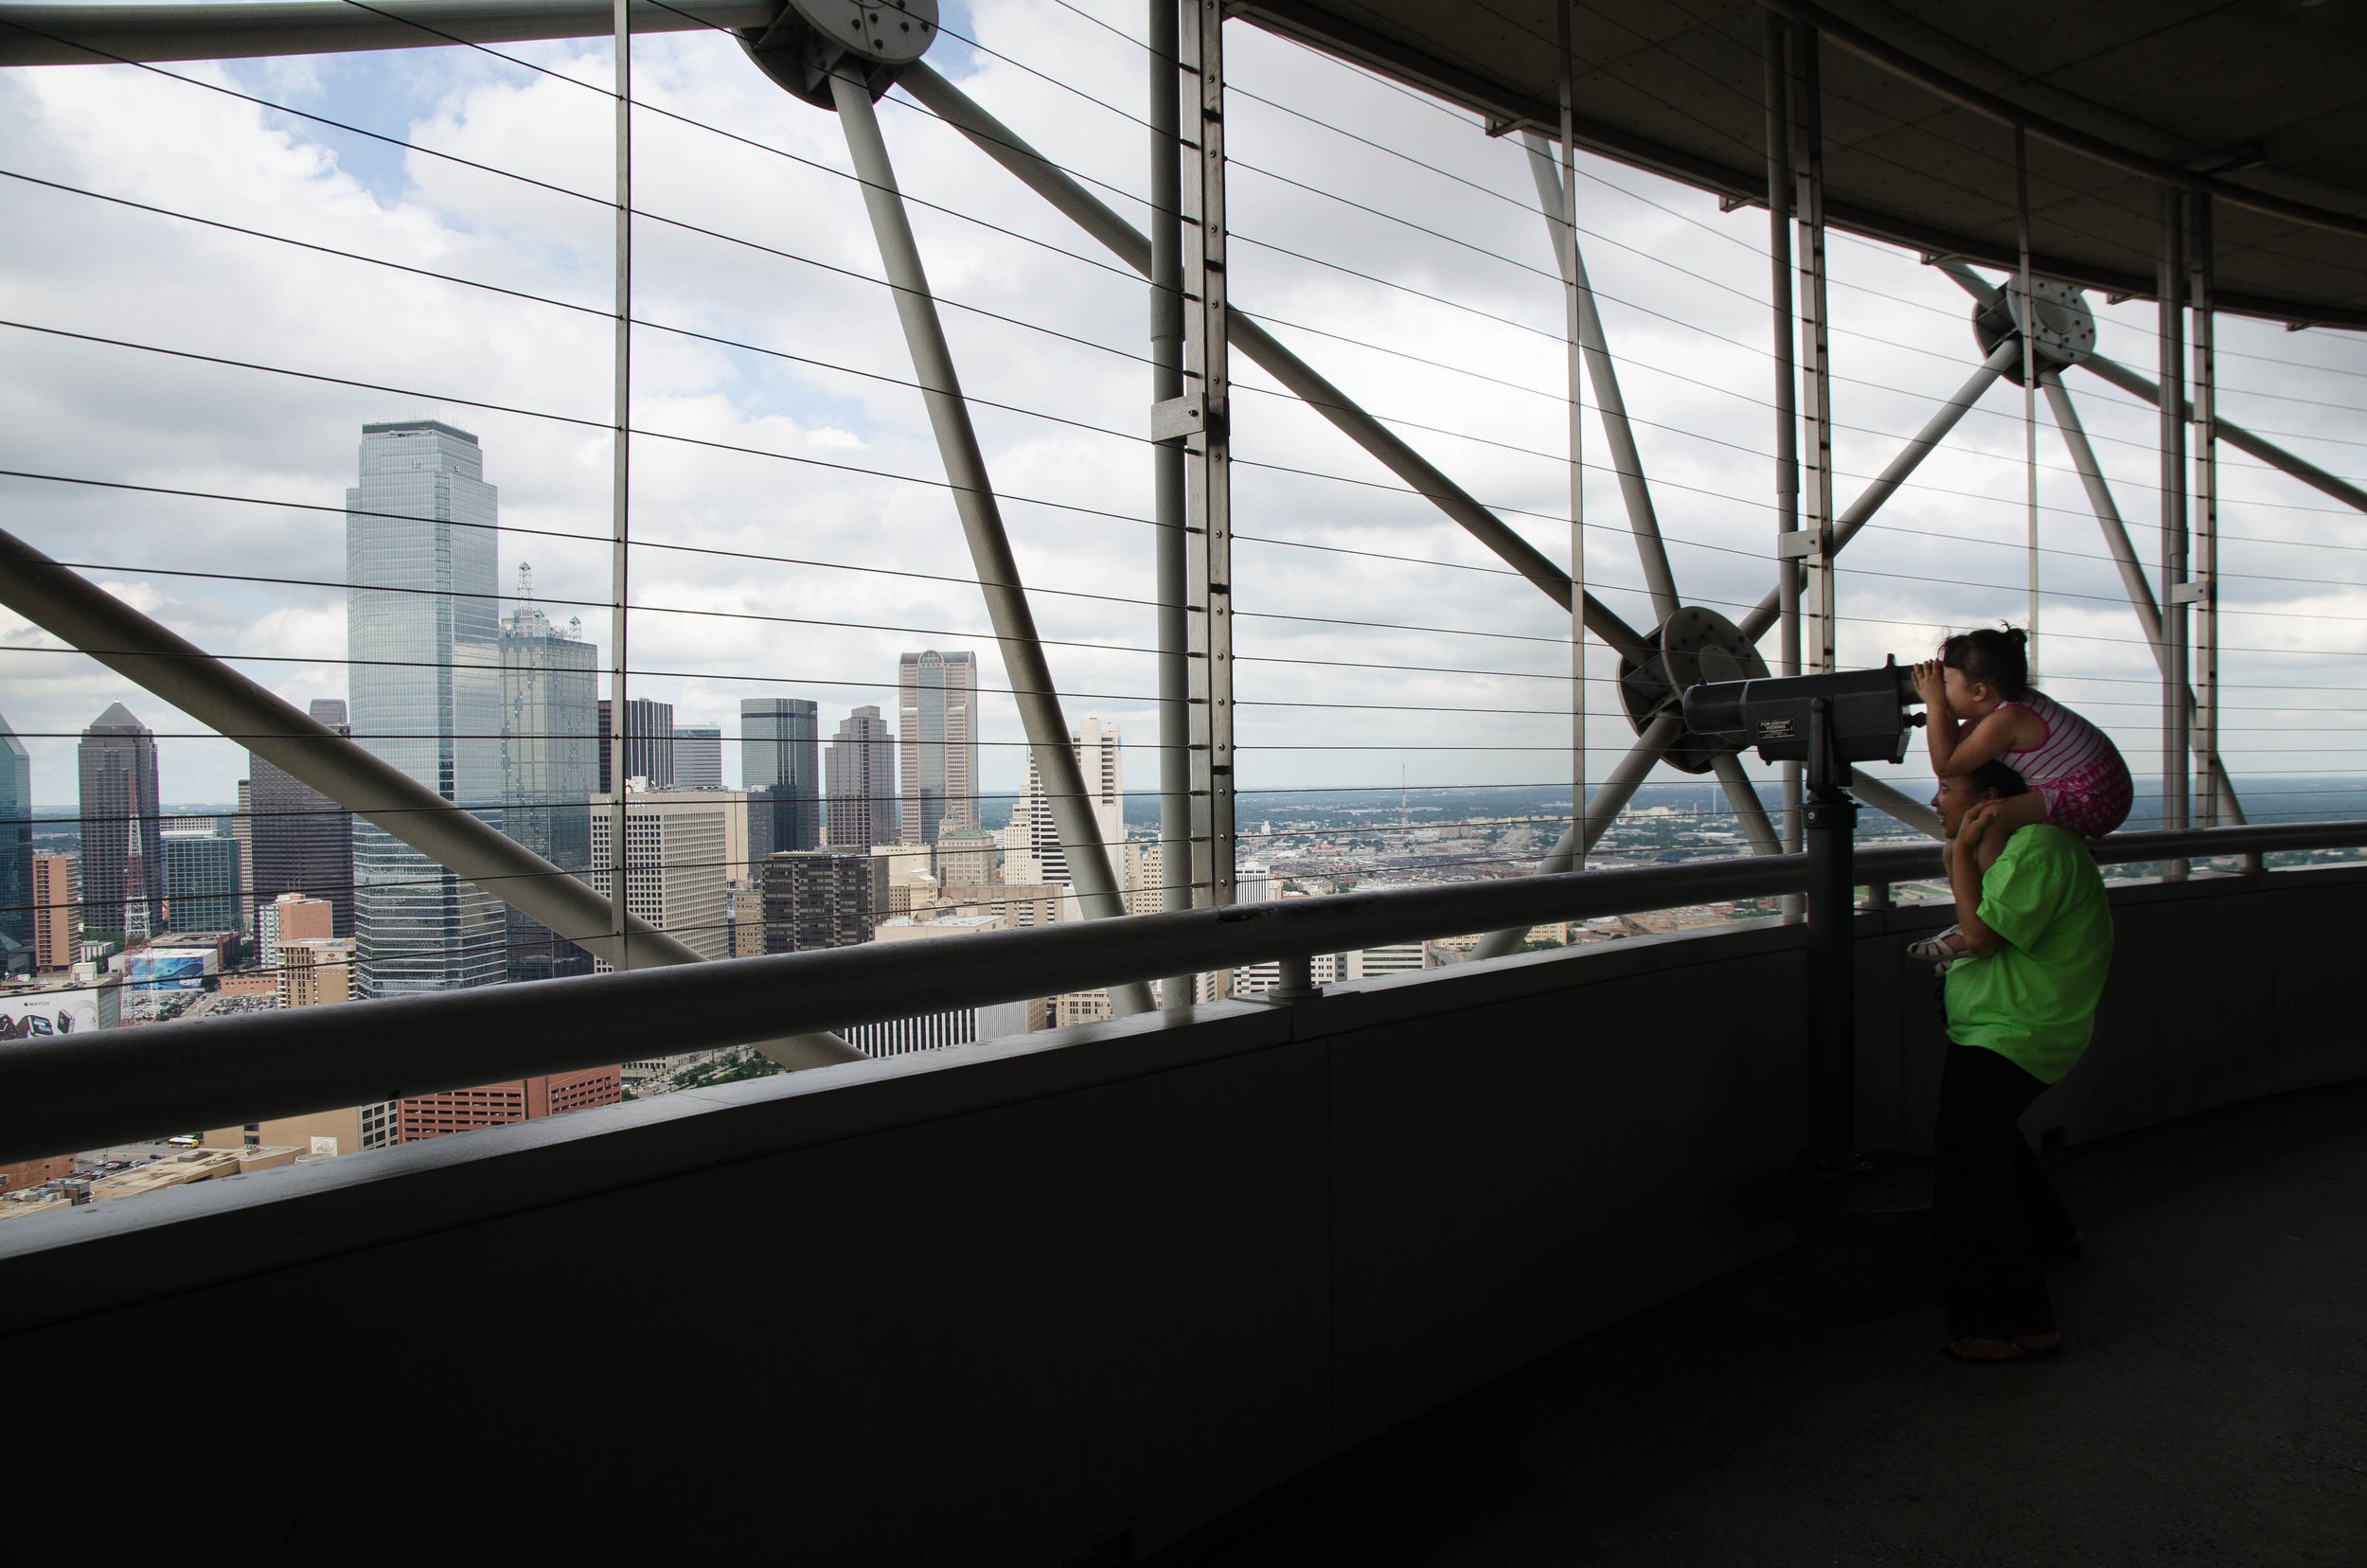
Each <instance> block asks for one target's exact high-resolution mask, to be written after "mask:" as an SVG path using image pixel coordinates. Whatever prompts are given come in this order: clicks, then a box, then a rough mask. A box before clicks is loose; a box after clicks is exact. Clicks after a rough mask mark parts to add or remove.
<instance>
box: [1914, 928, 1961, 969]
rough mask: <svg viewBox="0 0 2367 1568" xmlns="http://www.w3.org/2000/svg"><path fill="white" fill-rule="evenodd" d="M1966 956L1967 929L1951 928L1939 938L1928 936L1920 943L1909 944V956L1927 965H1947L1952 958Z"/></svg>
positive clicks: (1938, 936)
mask: <svg viewBox="0 0 2367 1568" xmlns="http://www.w3.org/2000/svg"><path fill="white" fill-rule="evenodd" d="M1964 955H1965V928H1964V927H1963V926H1949V928H1948V929H1947V930H1946V931H1943V932H1941V933H1940V934H1939V935H1937V936H1926V937H1924V938H1923V939H1922V940H1921V941H1919V942H1909V943H1908V944H1907V956H1908V957H1910V958H1920V959H1922V960H1923V961H1924V962H1925V963H1927V964H1945V963H1947V962H1948V961H1949V959H1951V958H1962V957H1963V956H1964Z"/></svg>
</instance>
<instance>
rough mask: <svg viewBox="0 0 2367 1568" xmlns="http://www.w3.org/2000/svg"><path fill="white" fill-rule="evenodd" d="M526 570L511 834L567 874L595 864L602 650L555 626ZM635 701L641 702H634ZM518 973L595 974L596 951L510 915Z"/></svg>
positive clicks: (508, 731)
mask: <svg viewBox="0 0 2367 1568" xmlns="http://www.w3.org/2000/svg"><path fill="white" fill-rule="evenodd" d="M530 574H531V568H530V567H527V566H525V565H523V564H522V565H520V566H519V568H518V598H519V604H518V608H517V611H516V613H515V614H513V615H510V616H509V617H508V618H507V620H505V621H503V622H502V623H501V637H500V640H499V652H500V658H501V702H502V740H501V748H502V831H504V832H506V833H507V834H508V835H509V836H510V837H511V838H513V839H515V840H517V841H518V842H519V843H520V844H522V845H524V846H526V847H527V848H528V849H531V850H533V851H534V852H535V853H536V854H538V855H540V856H542V857H543V859H544V860H546V861H549V862H550V863H551V864H553V865H556V866H558V867H559V868H560V869H561V870H562V871H571V872H584V871H588V870H590V869H591V867H592V796H593V793H594V792H595V790H596V787H597V785H598V782H599V774H600V767H599V759H600V757H601V756H602V755H603V754H602V753H601V751H600V747H599V739H598V735H597V727H598V694H599V662H600V654H599V650H598V649H597V648H596V647H594V646H593V645H592V644H591V643H588V642H586V641H584V640H583V635H582V631H581V627H580V623H579V622H577V621H574V620H570V621H569V622H568V623H567V624H566V625H565V626H554V625H553V624H552V623H551V619H550V617H549V616H548V615H544V614H543V612H542V611H541V610H539V609H537V608H536V607H535V605H534V603H533V598H532V581H533V579H532V577H531V575H530ZM629 705H633V704H629ZM503 923H504V944H503V945H504V947H505V950H506V952H507V956H506V958H505V959H504V964H503V970H504V972H505V973H506V974H507V976H508V978H510V979H511V980H547V979H550V978H552V977H553V976H555V975H563V974H589V973H591V972H592V955H591V954H590V953H587V952H585V951H584V950H583V949H582V948H580V947H578V946H577V945H576V944H575V943H573V942H570V941H567V940H566V939H564V938H563V937H561V936H559V935H556V934H554V933H553V932H552V930H551V928H550V927H548V926H546V925H544V924H543V922H542V921H540V920H537V919H535V918H533V917H531V916H528V915H523V914H521V913H519V912H518V911H517V910H515V909H508V910H505V911H504V912H503Z"/></svg>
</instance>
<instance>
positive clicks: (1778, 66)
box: [1760, 10, 1807, 920]
mask: <svg viewBox="0 0 2367 1568" xmlns="http://www.w3.org/2000/svg"><path fill="white" fill-rule="evenodd" d="M1760 21H1761V23H1762V24H1763V27H1764V32H1763V44H1762V46H1763V48H1764V49H1765V51H1766V55H1767V60H1766V65H1767V269H1768V305H1769V309H1770V313H1771V318H1772V322H1773V326H1774V333H1775V337H1774V344H1775V594H1776V605H1777V616H1778V620H1777V624H1778V625H1779V627H1780V628H1781V634H1782V642H1781V646H1780V648H1779V650H1778V651H1777V653H1776V658H1775V673H1776V674H1778V675H1797V674H1799V673H1800V558H1799V557H1798V556H1796V555H1793V554H1791V553H1790V546H1791V545H1792V544H1793V543H1796V542H1797V540H1798V537H1799V533H1800V401H1799V398H1800V383H1799V373H1800V372H1799V364H1798V359H1797V356H1796V354H1795V353H1794V351H1793V347H1792V345H1793V341H1794V334H1793V330H1792V300H1791V71H1790V68H1789V64H1788V63H1787V60H1786V45H1785V41H1786V39H1787V37H1788V36H1789V32H1790V27H1789V24H1787V23H1786V22H1785V20H1784V19H1783V18H1782V17H1781V16H1779V15H1777V14H1776V13H1775V12H1774V11H1773V10H1769V11H1767V12H1766V13H1765V14H1764V15H1763V16H1762V17H1761V18H1760ZM1783 781H1784V821H1783V847H1784V849H1785V850H1786V852H1788V853H1790V854H1798V853H1799V852H1800V847H1801V829H1802V820H1803V819H1802V817H1801V800H1800V764H1799V763H1797V762H1786V763H1784V764H1783ZM1784 913H1785V915H1786V917H1787V918H1790V919H1793V920H1798V919H1800V918H1802V917H1803V916H1805V915H1806V913H1807V902H1806V900H1805V899H1799V898H1794V897H1790V896H1787V897H1786V898H1785V900H1784Z"/></svg>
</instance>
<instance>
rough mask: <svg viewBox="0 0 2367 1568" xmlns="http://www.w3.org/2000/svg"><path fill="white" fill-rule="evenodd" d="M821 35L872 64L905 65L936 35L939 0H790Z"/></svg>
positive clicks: (918, 54)
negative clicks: (862, 1) (864, 2)
mask: <svg viewBox="0 0 2367 1568" xmlns="http://www.w3.org/2000/svg"><path fill="white" fill-rule="evenodd" d="M790 4H791V5H792V6H793V7H794V8H795V9H796V11H797V14H798V15H800V16H802V17H804V18H805V19H806V23H807V25H808V26H810V27H812V28H813V30H814V31H815V32H816V33H818V34H820V35H821V36H822V37H824V38H827V39H828V40H829V41H830V42H831V43H833V44H835V45H838V46H839V47H840V48H842V49H844V50H845V51H846V52H847V53H848V54H851V55H853V56H854V57H855V58H856V59H858V60H861V61H864V62H868V63H870V64H873V65H909V64H911V63H912V62H914V61H916V60H918V59H919V58H920V57H921V56H922V55H924V54H926V53H928V51H929V45H931V44H933V43H934V42H935V41H936V36H937V0H874V3H873V4H870V5H859V4H857V3H856V0H790Z"/></svg>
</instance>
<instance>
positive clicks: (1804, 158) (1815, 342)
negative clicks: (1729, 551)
mask: <svg viewBox="0 0 2367 1568" xmlns="http://www.w3.org/2000/svg"><path fill="white" fill-rule="evenodd" d="M1818 43H1819V34H1818V32H1817V30H1816V29H1815V28H1814V27H1809V26H1808V25H1806V23H1795V24H1793V26H1792V29H1791V47H1792V73H1793V75H1792V80H1793V89H1794V93H1793V102H1792V116H1793V125H1794V127H1795V131H1796V135H1795V138H1794V141H1793V146H1792V169H1793V173H1794V177H1795V180H1796V182H1797V187H1798V191H1799V194H1798V196H1797V197H1796V199H1795V201H1794V203H1793V207H1794V211H1795V213H1796V215H1797V221H1798V223H1799V224H1800V316H1801V324H1802V327H1803V329H1804V330H1803V333H1802V336H1803V339H1804V345H1803V346H1804V347H1805V348H1806V355H1807V357H1806V364H1805V365H1802V367H1801V369H1802V375H1801V378H1800V381H1801V389H1802V393H1803V396H1802V399H1801V402H1802V409H1801V414H1802V417H1803V418H1804V419H1806V420H1807V423H1808V440H1807V442H1806V447H1807V461H1806V471H1807V472H1806V479H1807V485H1806V490H1807V518H1806V523H1807V529H1808V532H1809V533H1810V535H1811V536H1812V538H1811V539H1809V540H1807V541H1806V542H1804V543H1806V551H1805V553H1803V554H1802V556H1801V557H1800V560H1801V561H1802V563H1803V564H1804V565H1805V567H1806V581H1805V582H1804V583H1803V585H1802V590H1803V591H1802V597H1803V598H1804V599H1805V600H1806V603H1805V605H1804V606H1803V611H1804V614H1803V620H1804V622H1805V625H1804V627H1803V632H1804V634H1805V640H1806V648H1805V649H1804V650H1803V655H1804V658H1805V660H1806V665H1807V668H1809V669H1811V670H1820V671H1821V670H1829V669H1832V668H1835V663H1834V661H1835V659H1836V657H1837V656H1838V653H1839V642H1840V639H1839V637H1838V634H1837V632H1836V628H1835V626H1834V614H1835V609H1836V601H1835V594H1834V586H1833V552H1834V550H1835V549H1836V548H1837V546H1838V545H1839V543H1840V542H1839V541H1838V540H1837V539H1835V538H1834V535H1833V510H1834V500H1833V367H1832V361H1831V357H1830V353H1829V348H1828V343H1827V335H1826V330H1825V328H1826V321H1827V314H1828V312H1827V307H1826V304H1825V298H1824V105H1823V88H1822V86H1821V84H1820V80H1819V77H1818V71H1817V49H1818Z"/></svg>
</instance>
